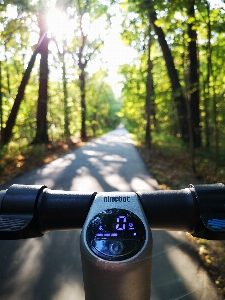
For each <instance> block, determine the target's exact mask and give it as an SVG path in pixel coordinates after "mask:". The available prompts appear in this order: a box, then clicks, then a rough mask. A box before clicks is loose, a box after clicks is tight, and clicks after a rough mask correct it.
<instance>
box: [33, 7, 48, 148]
mask: <svg viewBox="0 0 225 300" xmlns="http://www.w3.org/2000/svg"><path fill="white" fill-rule="evenodd" d="M39 28H40V37H42V36H43V35H44V39H43V44H42V49H41V51H40V54H41V59H40V77H39V91H38V106H37V127H36V136H35V139H34V141H33V143H34V144H41V143H47V142H48V141H49V139H48V128H47V101H48V42H49V41H48V37H47V34H46V32H47V24H46V10H45V8H44V6H43V9H41V10H40V15H39Z"/></svg>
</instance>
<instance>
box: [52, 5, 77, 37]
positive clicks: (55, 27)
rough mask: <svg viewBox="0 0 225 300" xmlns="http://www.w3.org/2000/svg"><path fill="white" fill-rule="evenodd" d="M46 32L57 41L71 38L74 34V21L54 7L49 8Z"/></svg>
mask: <svg viewBox="0 0 225 300" xmlns="http://www.w3.org/2000/svg"><path fill="white" fill-rule="evenodd" d="M47 26H48V34H49V35H50V36H52V37H54V38H55V39H56V40H57V41H58V42H59V41H62V40H65V39H66V40H68V39H71V38H72V37H73V35H74V29H75V28H74V27H75V25H74V22H73V20H71V19H70V18H69V16H68V15H67V14H66V13H65V12H63V11H61V10H59V9H56V8H52V9H50V10H49V12H48V15H47Z"/></svg>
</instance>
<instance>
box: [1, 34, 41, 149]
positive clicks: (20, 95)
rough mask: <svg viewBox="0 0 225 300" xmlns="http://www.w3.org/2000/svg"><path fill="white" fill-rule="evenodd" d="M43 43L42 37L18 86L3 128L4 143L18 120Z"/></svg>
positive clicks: (10, 135) (9, 137)
mask: <svg viewBox="0 0 225 300" xmlns="http://www.w3.org/2000/svg"><path fill="white" fill-rule="evenodd" d="M41 43H42V39H41V42H40V43H39V44H38V47H37V48H36V50H35V51H34V53H33V54H32V56H31V59H30V61H29V63H28V66H27V69H26V70H25V72H24V75H23V78H22V80H21V83H20V86H19V88H18V92H17V95H16V98H15V101H14V104H13V107H12V109H11V112H10V114H9V117H8V119H7V121H6V126H5V128H3V130H2V143H3V144H7V143H8V142H9V141H10V139H11V137H12V130H13V127H14V125H15V122H16V117H17V114H18V111H19V107H20V104H21V102H22V100H23V96H24V92H25V88H26V86H27V83H28V80H29V78H30V74H31V71H32V68H33V66H34V62H35V59H36V56H37V53H38V49H39V47H40V46H41Z"/></svg>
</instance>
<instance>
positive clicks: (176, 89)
mask: <svg viewBox="0 0 225 300" xmlns="http://www.w3.org/2000/svg"><path fill="white" fill-rule="evenodd" d="M150 21H151V24H152V25H153V27H154V30H155V33H156V35H157V37H158V41H159V44H160V47H161V49H162V52H163V56H164V59H165V62H166V67H167V71H168V75H169V78H170V82H171V86H172V91H173V98H174V102H175V105H176V109H177V114H178V118H179V126H180V131H181V136H182V139H183V141H184V142H189V132H188V122H187V106H186V100H185V97H184V95H183V92H182V87H181V84H180V81H179V77H178V73H177V70H176V68H175V64H174V60H173V56H172V53H171V50H170V48H169V46H168V43H167V41H166V38H165V34H164V32H163V30H162V28H161V27H159V26H157V25H156V21H157V15H156V12H155V10H154V9H150Z"/></svg>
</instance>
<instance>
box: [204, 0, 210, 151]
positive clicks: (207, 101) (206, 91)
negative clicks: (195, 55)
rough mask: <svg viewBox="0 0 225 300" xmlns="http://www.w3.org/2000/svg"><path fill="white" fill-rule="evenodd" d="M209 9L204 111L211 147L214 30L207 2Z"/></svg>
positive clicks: (206, 136)
mask: <svg viewBox="0 0 225 300" xmlns="http://www.w3.org/2000/svg"><path fill="white" fill-rule="evenodd" d="M206 7H207V17H208V21H207V38H208V41H207V75H206V80H205V82H204V91H205V97H204V110H205V118H204V120H205V140H206V147H209V146H210V126H209V98H210V95H209V87H210V72H211V71H210V70H211V63H212V62H211V61H212V48H211V36H212V32H211V31H212V30H211V20H210V5H209V3H208V2H206Z"/></svg>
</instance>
